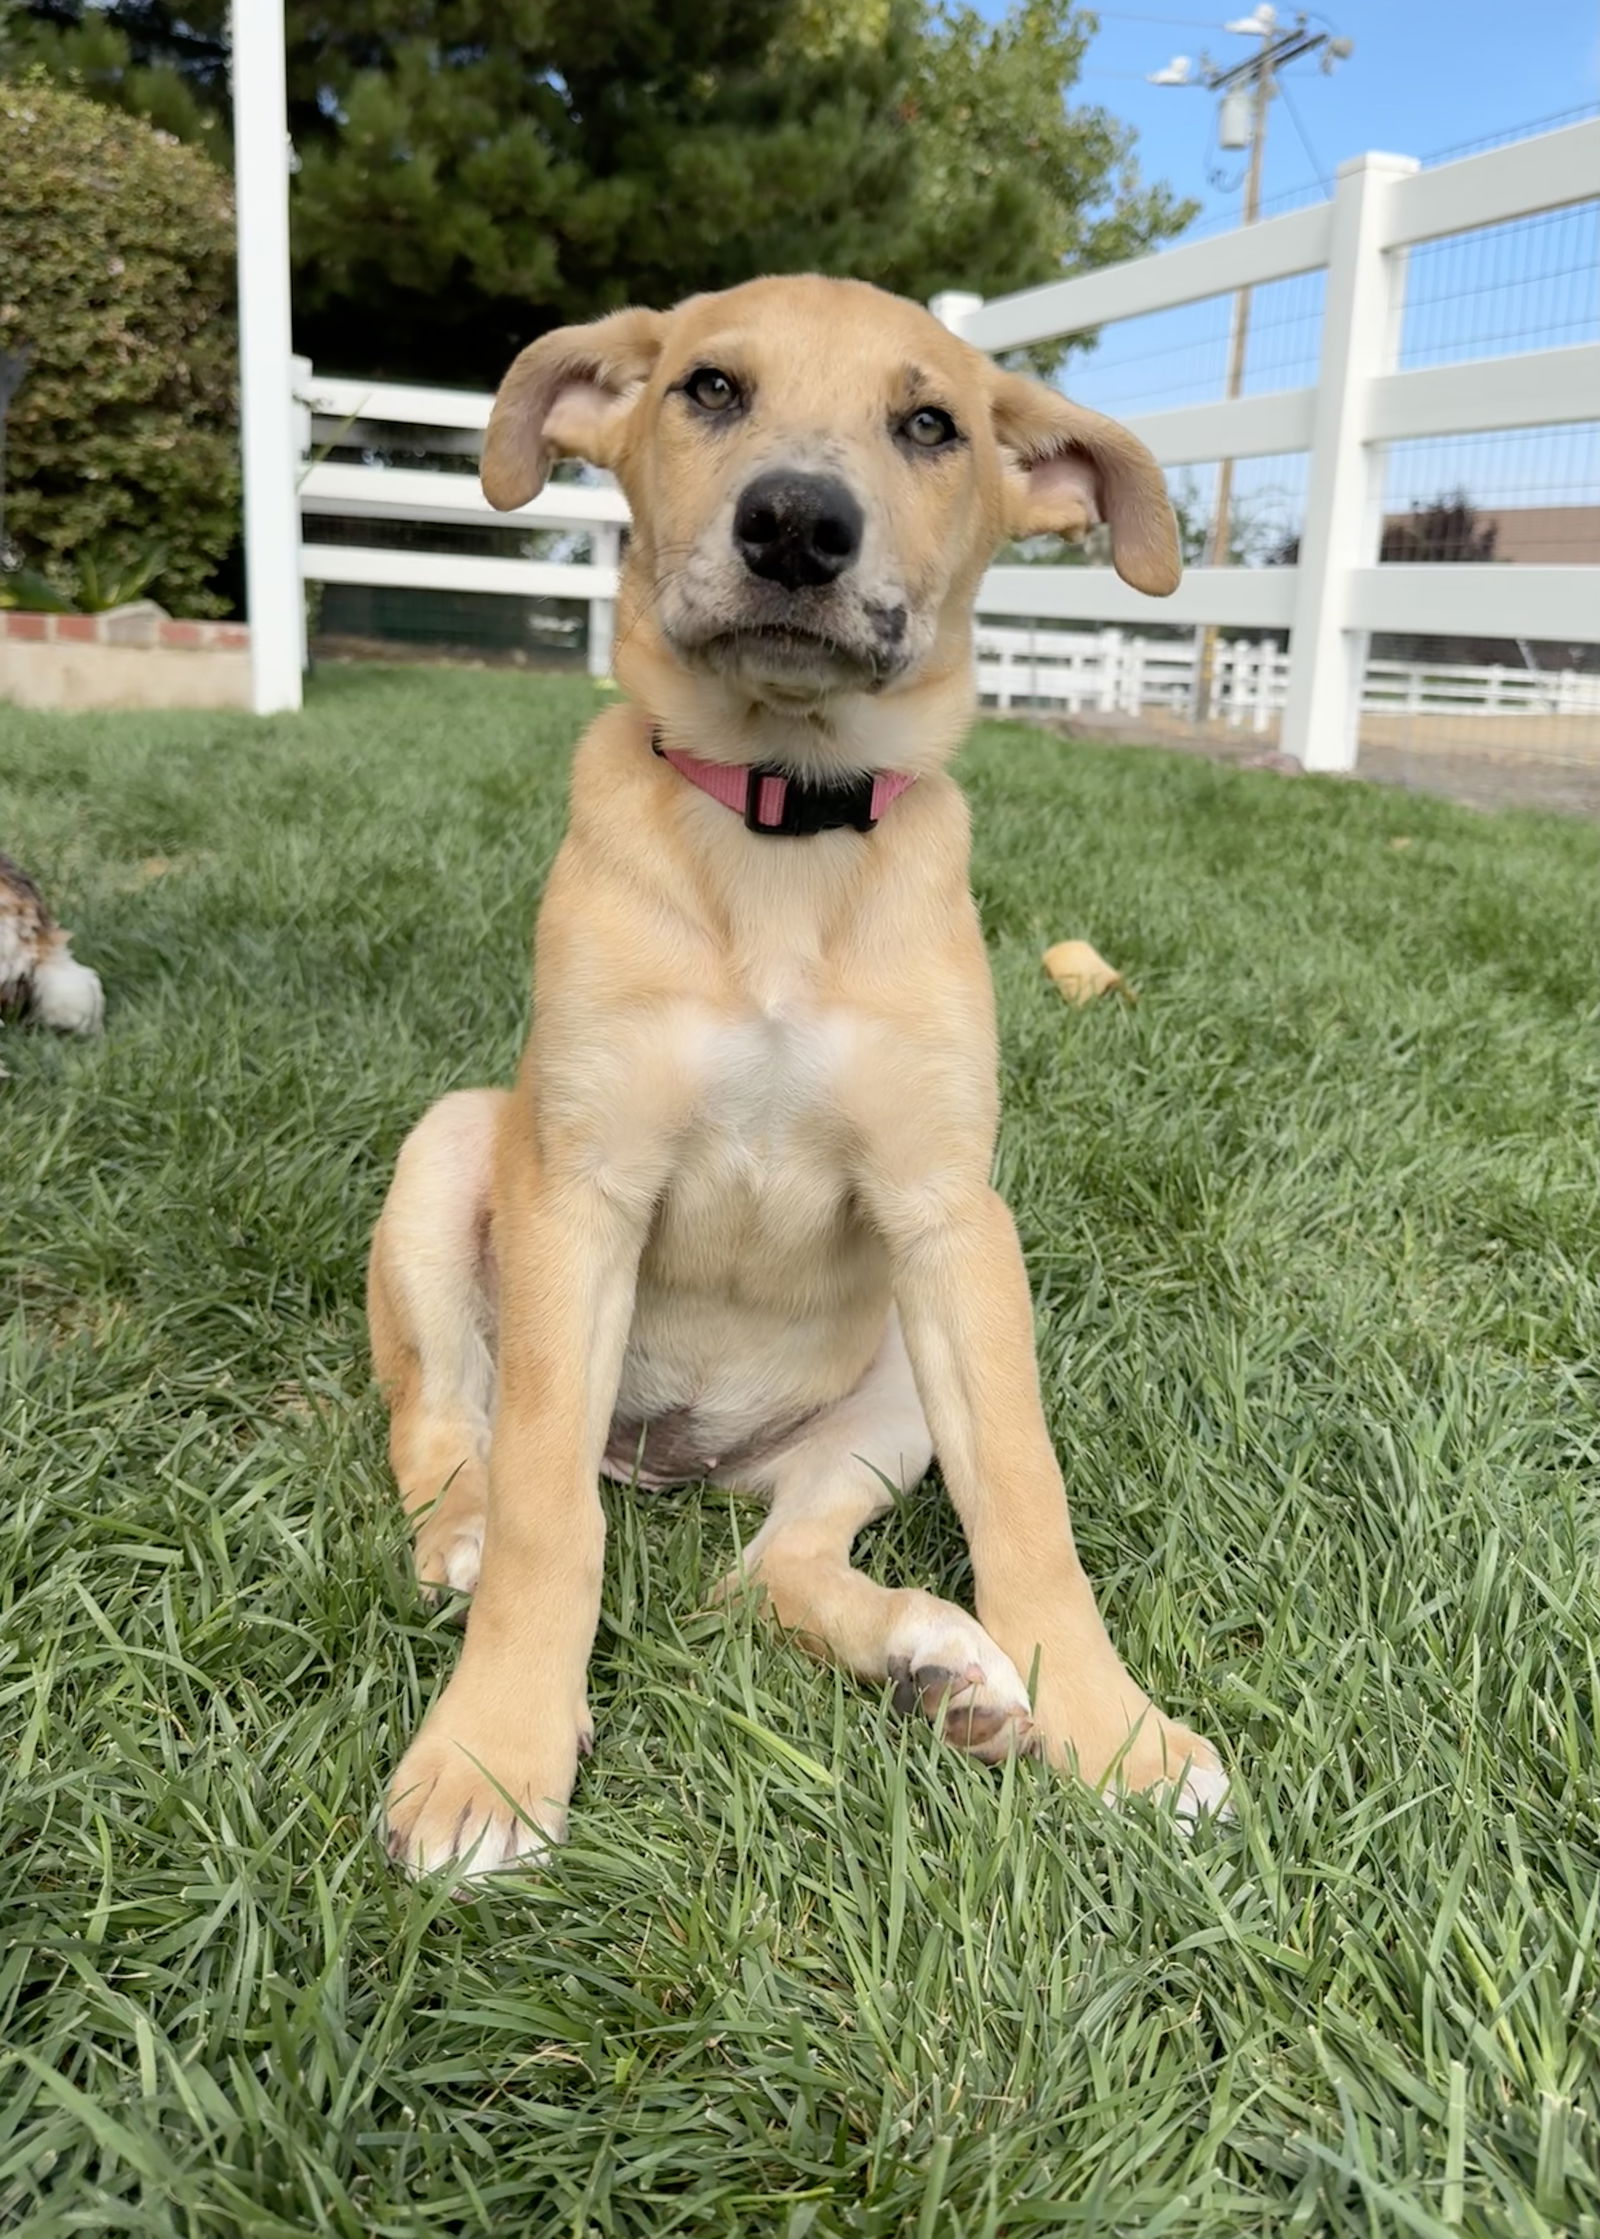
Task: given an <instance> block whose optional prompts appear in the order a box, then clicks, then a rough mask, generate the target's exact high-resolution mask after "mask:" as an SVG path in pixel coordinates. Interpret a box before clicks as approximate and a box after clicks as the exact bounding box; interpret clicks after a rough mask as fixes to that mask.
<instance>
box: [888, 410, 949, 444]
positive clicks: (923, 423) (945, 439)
mask: <svg viewBox="0 0 1600 2239" xmlns="http://www.w3.org/2000/svg"><path fill="white" fill-rule="evenodd" d="M900 433H901V434H902V435H903V436H904V437H905V439H906V441H907V442H908V443H914V444H915V445H916V446H917V449H918V450H919V451H941V450H943V448H944V446H945V445H946V444H947V443H954V442H956V441H958V440H959V438H960V434H961V430H960V429H959V428H958V427H957V426H956V424H955V422H954V420H952V419H951V417H950V415H949V413H948V412H941V411H940V410H939V408H938V406H937V405H934V404H925V405H923V407H922V408H921V410H920V411H918V412H913V413H912V414H911V415H910V417H909V418H908V419H905V420H902V421H901V423H900Z"/></svg>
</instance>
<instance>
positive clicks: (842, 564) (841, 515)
mask: <svg viewBox="0 0 1600 2239" xmlns="http://www.w3.org/2000/svg"><path fill="white" fill-rule="evenodd" d="M864 526H865V523H864V521H863V519H862V514H861V508H860V506H859V505H858V504H857V503H856V501H855V499H854V498H853V497H852V496H851V494H850V492H849V491H848V490H847V489H846V488H845V486H844V484H843V483H842V482H841V481H839V479H838V478H837V476H835V475H832V474H797V473H795V472H793V471H792V470H791V469H790V468H788V467H774V468H773V469H771V471H770V472H768V473H766V474H758V475H757V476H756V478H755V480H754V481H753V482H750V483H747V484H746V486H745V488H744V490H743V491H742V492H741V493H740V497H739V503H738V505H737V506H736V507H735V508H734V515H733V541H734V543H735V544H736V545H737V546H738V548H739V551H740V553H741V555H742V556H743V559H744V564H745V566H746V567H747V568H748V569H749V570H750V573H751V574H752V575H759V576H761V577H762V578H763V579H764V580H765V581H766V582H768V583H781V584H782V586H783V588H784V589H785V590H786V591H806V590H816V589H818V588H819V587H820V586H821V585H822V584H824V583H832V582H833V581H834V580H835V578H836V577H838V576H841V575H843V573H844V571H845V569H846V568H847V567H850V566H851V565H852V564H853V563H854V561H855V558H856V555H857V554H858V553H859V551H860V550H861V532H862V529H863V527H864Z"/></svg>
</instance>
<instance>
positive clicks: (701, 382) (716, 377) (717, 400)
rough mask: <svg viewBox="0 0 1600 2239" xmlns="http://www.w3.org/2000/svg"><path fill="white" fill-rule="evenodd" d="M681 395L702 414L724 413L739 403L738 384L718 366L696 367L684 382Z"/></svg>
mask: <svg viewBox="0 0 1600 2239" xmlns="http://www.w3.org/2000/svg"><path fill="white" fill-rule="evenodd" d="M683 393H684V395H685V396H686V397H687V398H688V399H689V402H690V403H691V404H698V405H699V407H700V409H701V411H702V412H726V411H728V410H729V409H730V408H731V407H732V406H733V405H735V404H737V403H738V401H739V384H738V382H737V381H736V380H735V379H734V378H733V375H732V374H731V373H724V372H723V371H722V370H721V368H720V367H719V366H715V365H697V366H696V367H695V369H694V371H693V372H692V373H691V374H690V376H689V378H688V379H687V381H685V382H684V384H683Z"/></svg>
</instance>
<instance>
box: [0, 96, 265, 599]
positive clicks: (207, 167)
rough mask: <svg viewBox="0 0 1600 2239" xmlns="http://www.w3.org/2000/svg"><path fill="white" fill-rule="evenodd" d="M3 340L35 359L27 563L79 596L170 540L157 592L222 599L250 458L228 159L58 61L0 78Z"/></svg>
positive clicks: (21, 480) (15, 423)
mask: <svg viewBox="0 0 1600 2239" xmlns="http://www.w3.org/2000/svg"><path fill="white" fill-rule="evenodd" d="M0 348H3V349H6V350H8V351H15V350H18V349H26V350H28V351H29V352H30V353H31V358H32V362H31V365H30V367H29V370H28V372H27V374H26V375H25V377H24V379H23V382H22V386H21V388H20V389H19V391H18V392H17V394H16V396H15V397H14V398H13V400H12V404H11V410H10V414H9V416H8V421H7V428H6V449H5V470H4V471H5V482H6V509H5V526H6V533H7V536H8V539H9V540H10V541H12V542H13V543H14V545H15V546H16V548H17V551H18V553H19V555H20V557H21V559H22V560H23V561H24V562H25V563H31V564H32V565H33V566H34V567H36V568H38V569H39V570H40V571H41V572H42V573H43V574H45V575H46V576H47V577H49V579H50V580H51V581H52V582H53V583H54V584H55V585H56V586H57V587H58V588H59V589H60V590H62V591H63V592H65V593H67V594H68V595H69V596H70V595H72V594H74V593H75V592H76V591H78V590H79V589H80V587H82V585H83V581H84V576H85V574H86V573H87V574H89V575H92V576H97V577H99V578H102V579H103V578H106V577H108V576H110V575H112V574H114V573H115V572H117V571H120V570H128V569H131V568H137V567H138V566H139V564H140V559H141V555H147V554H149V553H150V552H151V551H152V550H153V549H155V550H159V551H160V553H161V554H163V555H164V559H163V564H162V567H161V572H160V574H159V575H158V576H157V577H156V579H155V580H154V582H153V583H152V584H151V587H150V588H151V595H152V596H154V597H156V598H158V599H160V600H161V602H162V603H163V605H165V606H168V607H170V608H172V609H174V610H176V611H179V612H185V611H187V612H189V613H193V614H210V613H216V612H218V611H221V610H222V608H223V606H224V603H225V602H224V601H222V600H221V599H219V598H218V597H217V595H216V593H215V592H214V591H211V590H208V589H207V587H206V586H207V583H208V581H209V579H210V578H211V576H212V575H213V574H214V572H215V570H216V567H217V564H218V562H219V561H220V560H221V558H222V557H223V555H224V554H225V553H226V552H227V551H228V549H229V547H230V545H232V543H233V542H234V539H235V537H236V535H237V533H238V520H239V457H238V434H237V424H238V409H237V372H236V359H237V353H236V347H235V322H234V313H233V221H232V213H231V203H230V198H229V192H228V186H227V182H226V181H225V180H224V179H223V177H222V176H221V174H220V173H219V172H218V171H217V169H216V167H215V165H213V164H211V163H209V162H208V161H207V160H206V158H205V157H204V156H203V155H200V154H198V153H197V152H196V151H195V150H193V149H191V148H186V147H182V146H180V145H179V144H178V142H177V141H175V140H173V139H172V138H171V136H170V135H168V134H166V133H161V132H157V131H155V130H154V129H153V128H152V127H151V126H150V125H148V124H145V123H144V122H142V121H141V120H140V119H138V118H135V117H129V116H123V115H119V114H118V113H117V112H116V111H114V110H111V109H104V108H101V107H100V106H99V105H98V104H97V103H95V102H92V101H88V100H85V99H84V98H83V97H82V96H81V95H78V94H75V93H71V92H67V91H65V90H63V89H62V88H60V87H58V86H54V85H52V84H50V83H48V82H47V81H46V80H45V79H44V78H43V77H42V75H39V74H34V75H30V76H29V77H28V78H27V79H26V80H24V81H23V82H22V83H20V84H10V85H7V84H0Z"/></svg>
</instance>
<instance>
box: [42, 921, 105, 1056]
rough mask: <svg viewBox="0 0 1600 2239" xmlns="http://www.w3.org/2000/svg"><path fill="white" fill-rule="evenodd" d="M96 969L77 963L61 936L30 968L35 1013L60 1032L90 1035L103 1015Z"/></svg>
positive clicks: (101, 996) (44, 1022)
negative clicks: (31, 970) (50, 949)
mask: <svg viewBox="0 0 1600 2239" xmlns="http://www.w3.org/2000/svg"><path fill="white" fill-rule="evenodd" d="M105 1008H106V999H105V990H104V989H103V988H102V987H101V985H100V975H99V973H98V972H91V971H90V969H89V967H88V965H87V964H80V963H79V962H78V960H77V959H76V957H75V956H74V955H73V953H72V951H71V949H69V948H68V946H67V944H66V941H65V940H64V939H59V938H58V939H57V941H56V943H55V945H54V947H53V949H52V951H51V953H50V954H49V955H48V956H45V957H42V958H41V959H40V961H39V962H38V963H37V964H36V965H35V966H34V968H33V1010H34V1016H35V1017H36V1018H37V1019H38V1020H39V1021H40V1022H41V1024H43V1025H45V1026H53V1027H55V1028H56V1030H57V1031H58V1032H59V1033H62V1034H93V1033H95V1032H96V1031H97V1030H98V1028H99V1025H100V1021H101V1020H102V1018H103V1017H104V1016H105Z"/></svg>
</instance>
